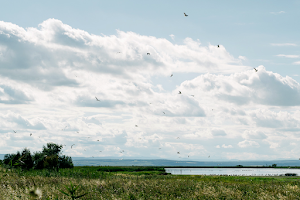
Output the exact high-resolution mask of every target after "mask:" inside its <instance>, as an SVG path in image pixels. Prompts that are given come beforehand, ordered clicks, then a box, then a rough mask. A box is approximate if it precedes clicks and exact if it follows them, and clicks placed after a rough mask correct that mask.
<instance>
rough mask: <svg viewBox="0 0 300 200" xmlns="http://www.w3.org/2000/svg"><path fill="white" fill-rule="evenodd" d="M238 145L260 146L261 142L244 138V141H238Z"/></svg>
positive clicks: (245, 146)
mask: <svg viewBox="0 0 300 200" xmlns="http://www.w3.org/2000/svg"><path fill="white" fill-rule="evenodd" d="M238 146H239V147H241V148H247V147H259V144H258V143H257V142H255V141H251V140H244V141H242V142H239V143H238Z"/></svg>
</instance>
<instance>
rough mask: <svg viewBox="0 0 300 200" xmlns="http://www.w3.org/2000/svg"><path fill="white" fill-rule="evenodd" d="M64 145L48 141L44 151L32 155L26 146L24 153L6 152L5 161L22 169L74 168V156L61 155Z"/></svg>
mask: <svg viewBox="0 0 300 200" xmlns="http://www.w3.org/2000/svg"><path fill="white" fill-rule="evenodd" d="M62 148H63V146H62V145H58V144H54V143H47V146H43V150H42V152H35V153H34V154H33V155H32V156H31V153H30V151H29V149H27V148H25V149H24V150H23V151H22V153H20V152H17V153H16V154H6V155H5V156H4V160H3V163H4V164H6V165H8V166H10V167H21V168H22V169H26V170H28V169H32V168H34V169H44V168H45V169H50V170H58V169H59V168H73V167H74V166H73V162H72V158H71V157H68V156H65V155H60V152H61V149H62Z"/></svg>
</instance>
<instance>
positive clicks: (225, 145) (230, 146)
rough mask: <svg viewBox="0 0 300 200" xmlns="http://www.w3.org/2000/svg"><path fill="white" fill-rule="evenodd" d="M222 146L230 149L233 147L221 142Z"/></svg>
mask: <svg viewBox="0 0 300 200" xmlns="http://www.w3.org/2000/svg"><path fill="white" fill-rule="evenodd" d="M222 147H223V148H225V149H228V148H229V149H231V148H233V146H232V145H227V146H226V145H225V144H223V145H222Z"/></svg>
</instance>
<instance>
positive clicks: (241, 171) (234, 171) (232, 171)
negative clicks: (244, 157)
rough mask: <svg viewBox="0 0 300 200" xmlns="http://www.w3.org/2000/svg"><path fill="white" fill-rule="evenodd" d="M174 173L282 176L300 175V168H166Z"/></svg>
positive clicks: (168, 171)
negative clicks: (289, 174)
mask: <svg viewBox="0 0 300 200" xmlns="http://www.w3.org/2000/svg"><path fill="white" fill-rule="evenodd" d="M165 170H166V172H167V173H171V174H174V175H230V176H280V175H284V174H286V173H295V174H297V176H298V175H300V169H288V168H286V169H282V168H281V169H280V168H165Z"/></svg>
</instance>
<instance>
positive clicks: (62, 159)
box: [58, 155, 74, 168]
mask: <svg viewBox="0 0 300 200" xmlns="http://www.w3.org/2000/svg"><path fill="white" fill-rule="evenodd" d="M58 162H59V168H73V167H74V165H73V161H72V158H71V157H69V156H65V155H62V156H59V157H58Z"/></svg>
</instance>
